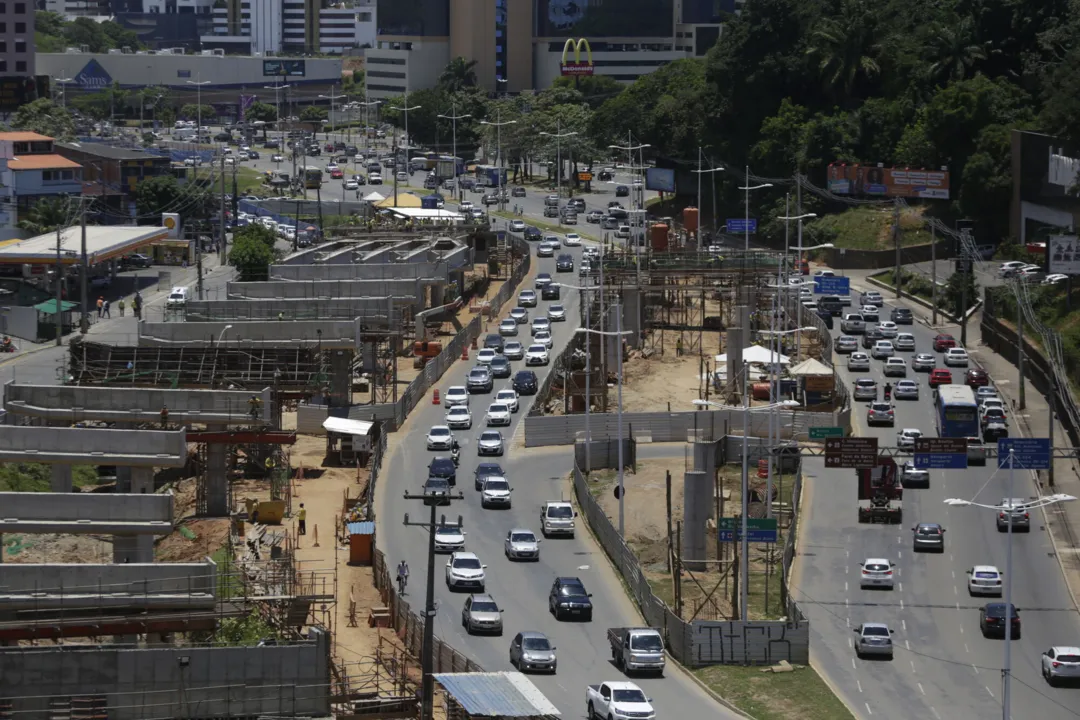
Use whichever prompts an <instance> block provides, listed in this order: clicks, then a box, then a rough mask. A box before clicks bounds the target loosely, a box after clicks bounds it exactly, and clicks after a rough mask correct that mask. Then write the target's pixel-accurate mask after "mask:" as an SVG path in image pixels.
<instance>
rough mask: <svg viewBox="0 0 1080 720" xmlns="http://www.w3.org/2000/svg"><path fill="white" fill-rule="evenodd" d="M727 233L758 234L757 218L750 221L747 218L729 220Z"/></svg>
mask: <svg viewBox="0 0 1080 720" xmlns="http://www.w3.org/2000/svg"><path fill="white" fill-rule="evenodd" d="M727 231H728V232H729V233H741V234H744V235H745V234H746V233H747V232H750V233H756V232H757V218H750V219H749V220H747V219H745V218H728V219H727Z"/></svg>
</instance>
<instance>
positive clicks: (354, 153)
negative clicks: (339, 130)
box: [345, 145, 360, 157]
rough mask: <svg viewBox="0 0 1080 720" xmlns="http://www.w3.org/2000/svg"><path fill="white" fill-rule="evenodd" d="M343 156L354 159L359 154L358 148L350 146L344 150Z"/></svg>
mask: <svg viewBox="0 0 1080 720" xmlns="http://www.w3.org/2000/svg"><path fill="white" fill-rule="evenodd" d="M345 154H346V155H348V156H349V157H356V156H357V155H359V154H360V148H358V147H356V146H355V145H350V146H349V147H347V148H345Z"/></svg>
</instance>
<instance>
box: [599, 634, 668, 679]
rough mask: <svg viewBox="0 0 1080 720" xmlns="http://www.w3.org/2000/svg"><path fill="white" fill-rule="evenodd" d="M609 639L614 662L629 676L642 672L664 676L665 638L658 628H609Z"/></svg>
mask: <svg viewBox="0 0 1080 720" xmlns="http://www.w3.org/2000/svg"><path fill="white" fill-rule="evenodd" d="M607 637H608V642H609V643H611V660H612V662H614V663H615V667H617V668H619V669H620V670H622V671H623V672H624V673H626V674H627V675H629V674H630V673H632V672H640V671H644V672H648V671H655V672H656V673H657V674H658V675H663V674H664V663H665V661H666V659H665V657H664V638H663V636H662V635H661V634H660V631H659V630H657V629H656V628H650V627H615V628H608V631H607Z"/></svg>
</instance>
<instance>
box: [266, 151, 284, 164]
mask: <svg viewBox="0 0 1080 720" xmlns="http://www.w3.org/2000/svg"><path fill="white" fill-rule="evenodd" d="M270 162H277V163H279V162H285V156H284V155H278V154H276V153H275V154H273V155H271V156H270Z"/></svg>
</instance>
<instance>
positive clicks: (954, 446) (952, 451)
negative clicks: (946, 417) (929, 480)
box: [915, 438, 968, 470]
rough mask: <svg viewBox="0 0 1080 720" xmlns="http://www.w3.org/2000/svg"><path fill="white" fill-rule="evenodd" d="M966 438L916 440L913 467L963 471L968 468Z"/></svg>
mask: <svg viewBox="0 0 1080 720" xmlns="http://www.w3.org/2000/svg"><path fill="white" fill-rule="evenodd" d="M967 447H968V443H967V438H916V440H915V467H917V468H920V469H922V470H963V469H965V468H966V467H967V466H968V455H967Z"/></svg>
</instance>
